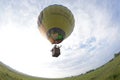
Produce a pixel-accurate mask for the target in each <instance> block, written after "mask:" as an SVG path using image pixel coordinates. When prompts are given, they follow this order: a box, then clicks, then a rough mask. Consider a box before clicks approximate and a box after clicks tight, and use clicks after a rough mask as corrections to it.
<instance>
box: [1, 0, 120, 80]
mask: <svg viewBox="0 0 120 80" xmlns="http://www.w3.org/2000/svg"><path fill="white" fill-rule="evenodd" d="M53 4H60V5H63V6H66V7H67V8H68V9H70V10H71V12H72V13H73V15H74V18H75V28H74V30H73V32H72V34H71V35H70V36H69V37H68V38H67V39H65V40H64V41H63V42H62V43H61V44H59V45H62V47H61V55H60V56H59V57H58V58H54V57H52V56H51V52H50V50H51V49H52V47H53V45H52V44H50V42H49V41H48V40H47V39H45V38H44V37H43V36H42V35H41V34H40V32H39V30H38V25H37V19H38V16H39V14H40V12H41V11H42V10H43V9H44V8H45V7H47V6H49V5H53ZM119 21H120V0H24V1H23V0H0V62H3V63H4V64H6V65H8V66H10V67H11V68H13V69H15V70H17V71H18V72H21V73H24V74H27V75H31V76H36V77H46V78H62V77H69V76H75V75H79V74H82V73H85V72H87V71H89V70H91V69H96V68H98V67H100V66H101V65H103V64H105V63H107V62H108V61H109V60H110V59H112V58H113V57H114V54H115V53H117V52H119V51H120V35H119V32H120V23H119Z"/></svg>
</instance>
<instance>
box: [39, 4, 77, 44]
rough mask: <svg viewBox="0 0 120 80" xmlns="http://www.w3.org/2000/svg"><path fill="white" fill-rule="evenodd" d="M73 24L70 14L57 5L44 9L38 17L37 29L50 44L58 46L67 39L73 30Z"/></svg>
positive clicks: (67, 10)
mask: <svg viewBox="0 0 120 80" xmlns="http://www.w3.org/2000/svg"><path fill="white" fill-rule="evenodd" d="M74 22H75V20H74V16H73V14H72V12H71V11H70V10H69V9H68V8H67V7H64V6H62V5H57V4H55V5H50V6H48V7H46V8H45V9H43V10H42V11H41V13H40V15H39V16H38V28H39V30H40V32H41V33H42V34H43V35H44V36H46V38H47V39H48V40H49V41H50V42H51V43H52V44H59V43H61V42H62V41H63V40H64V39H65V38H67V37H68V36H69V35H70V34H71V33H72V31H73V29H74Z"/></svg>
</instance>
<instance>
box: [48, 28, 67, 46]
mask: <svg viewBox="0 0 120 80" xmlns="http://www.w3.org/2000/svg"><path fill="white" fill-rule="evenodd" d="M47 38H48V40H49V41H50V42H51V43H52V44H59V43H61V42H62V41H63V40H64V38H65V32H64V31H63V30H62V29H60V28H56V27H54V28H51V29H50V30H48V31H47Z"/></svg>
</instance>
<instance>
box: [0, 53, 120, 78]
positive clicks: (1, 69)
mask: <svg viewBox="0 0 120 80" xmlns="http://www.w3.org/2000/svg"><path fill="white" fill-rule="evenodd" d="M0 80H53V79H47V78H38V77H32V76H28V75H25V74H21V73H19V72H16V71H14V70H12V69H11V68H9V67H8V66H6V65H4V64H3V63H0ZM55 80H120V55H118V56H115V58H114V59H112V60H111V61H109V62H108V63H106V64H105V65H103V66H101V67H99V68H97V69H96V70H91V71H89V72H87V73H86V74H82V75H79V76H74V77H69V78H60V79H55Z"/></svg>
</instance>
